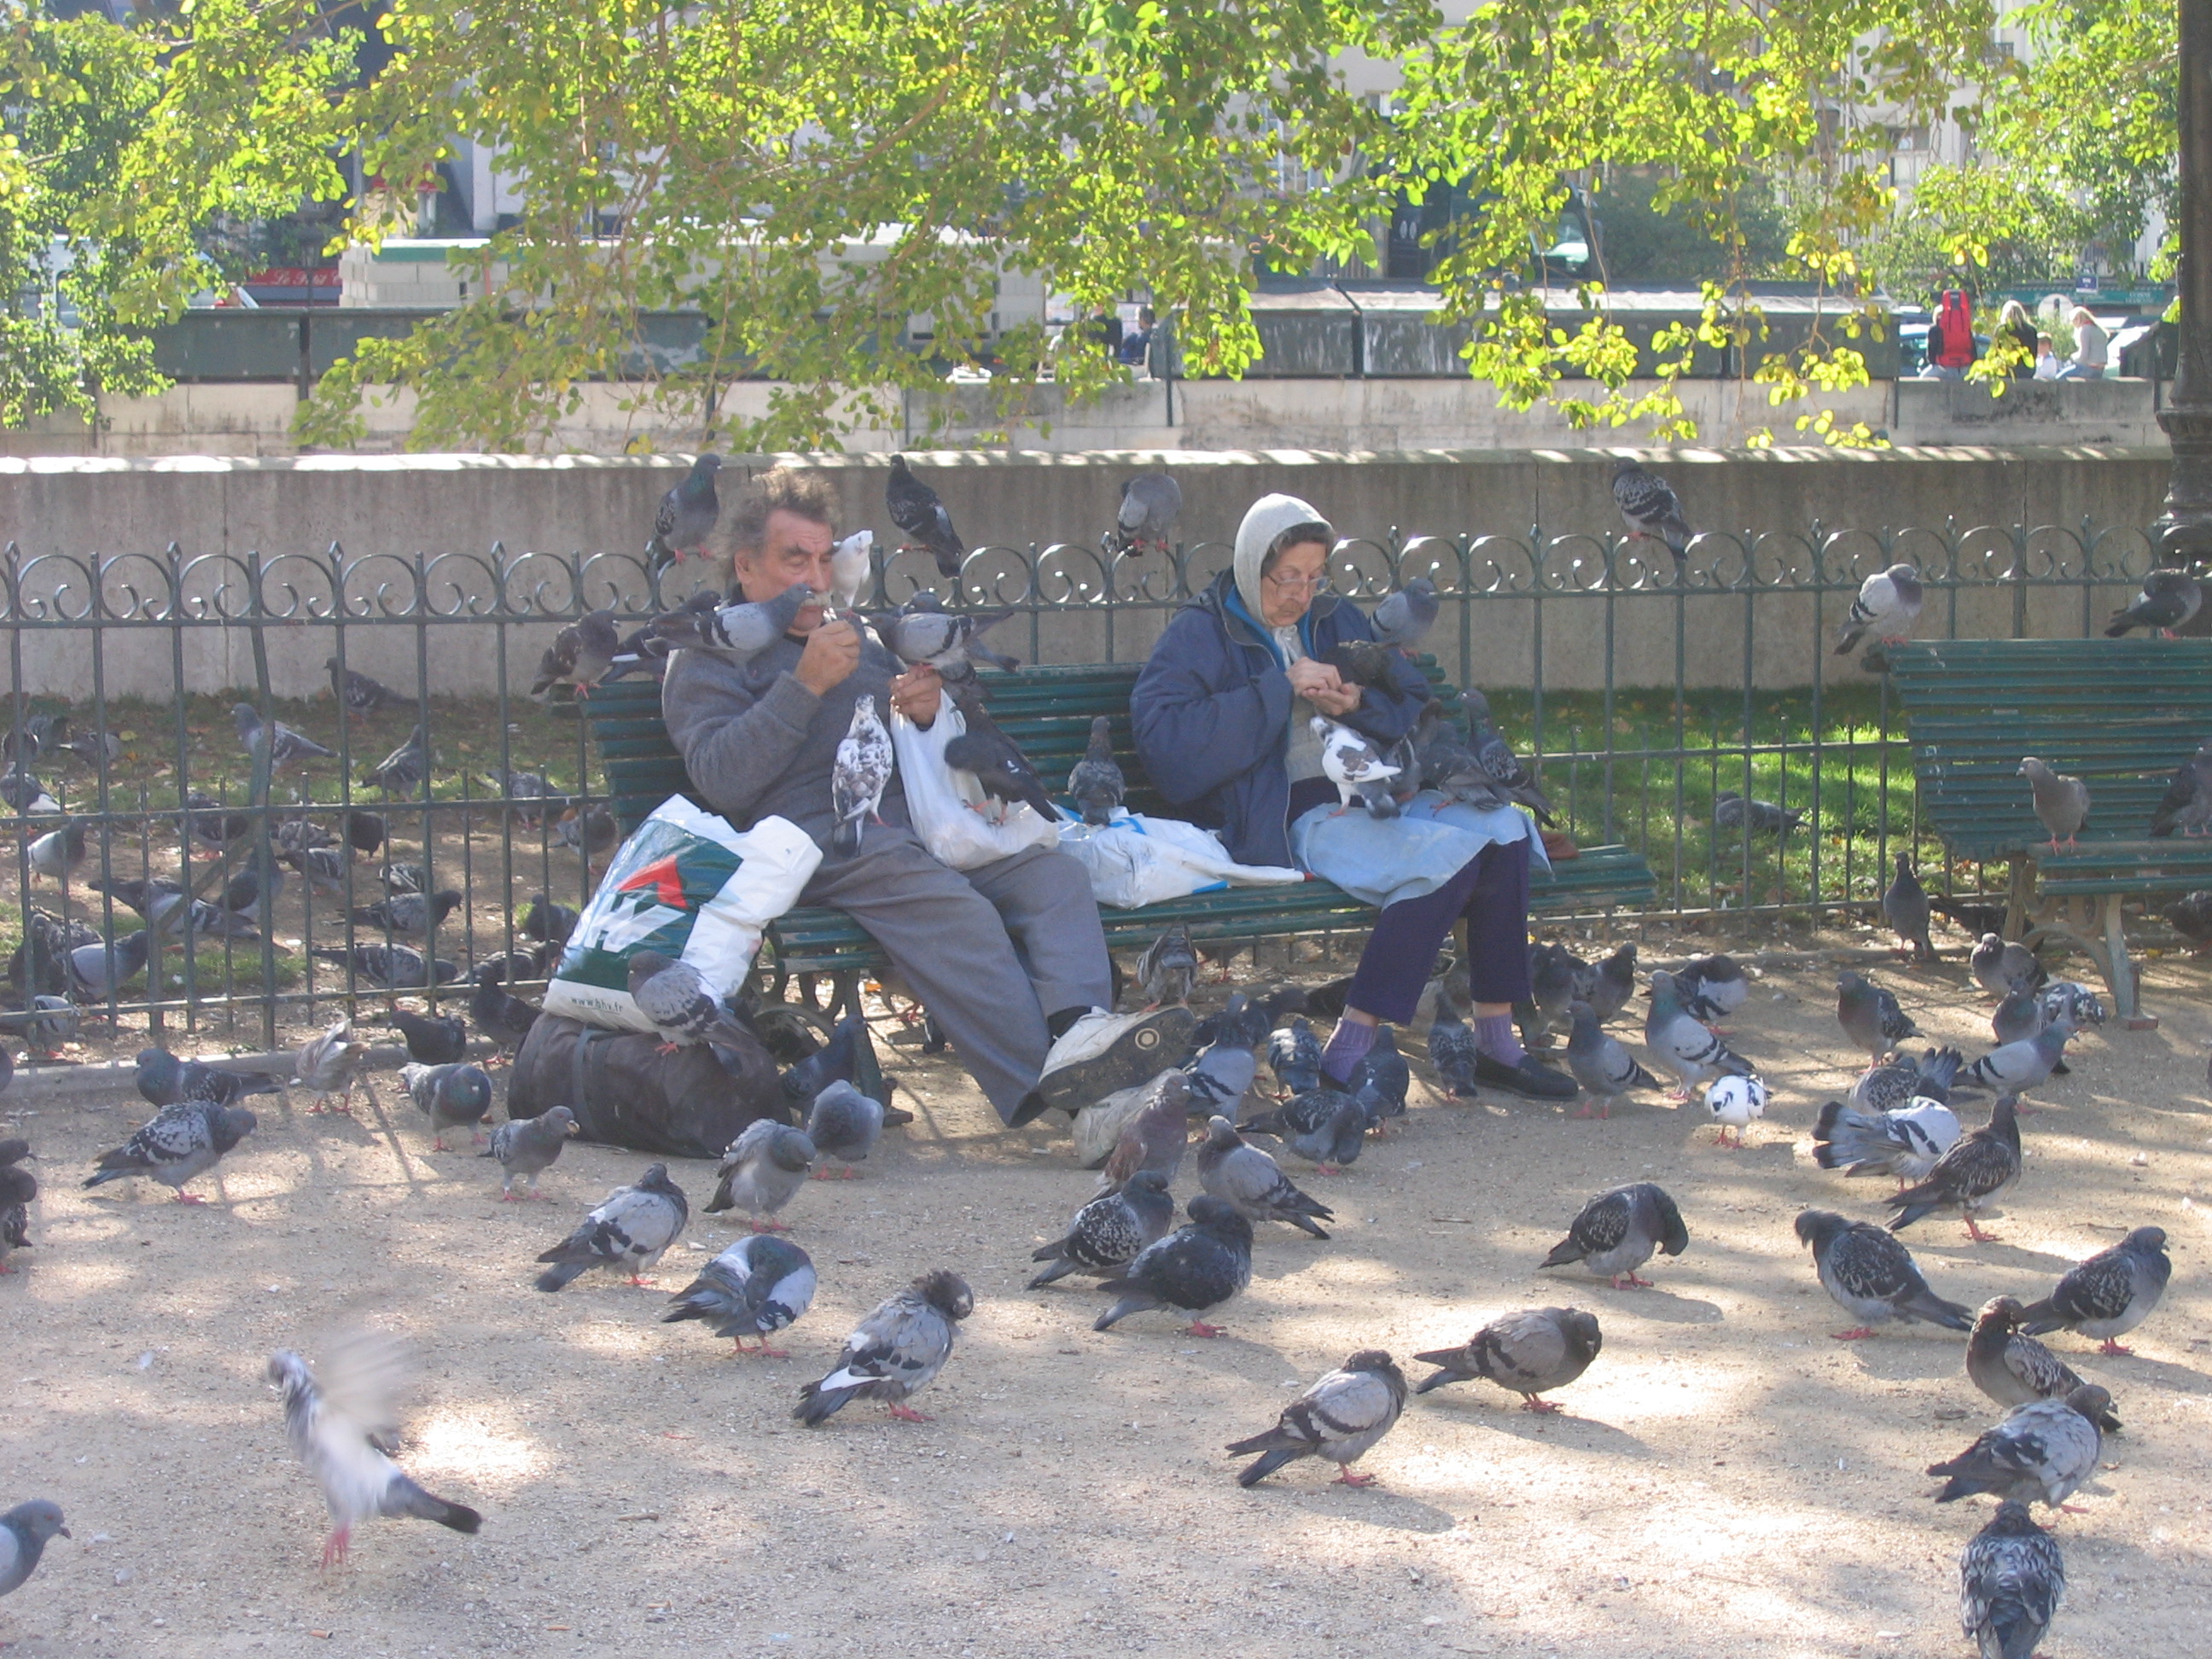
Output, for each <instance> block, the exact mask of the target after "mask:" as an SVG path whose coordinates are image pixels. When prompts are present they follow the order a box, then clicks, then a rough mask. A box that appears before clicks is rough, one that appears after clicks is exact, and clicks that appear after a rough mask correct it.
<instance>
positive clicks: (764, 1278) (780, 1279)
mask: <svg viewBox="0 0 2212 1659" xmlns="http://www.w3.org/2000/svg"><path fill="white" fill-rule="evenodd" d="M814 1285H815V1275H814V1260H813V1258H812V1257H811V1256H810V1255H807V1254H806V1252H805V1251H804V1250H802V1249H799V1246H798V1245H796V1244H794V1243H792V1242H791V1241H790V1240H789V1239H787V1238H776V1237H773V1236H771V1235H769V1234H766V1233H748V1234H746V1235H745V1237H743V1238H741V1239H739V1240H738V1242H737V1243H734V1244H732V1245H731V1246H730V1247H729V1248H728V1249H726V1250H724V1251H723V1252H722V1253H721V1254H720V1255H718V1256H716V1257H715V1258H714V1260H713V1261H709V1262H708V1264H707V1265H706V1266H705V1267H702V1268H701V1269H700V1270H699V1276H698V1278H696V1279H693V1280H692V1281H691V1282H690V1284H689V1285H685V1286H684V1288H683V1289H682V1290H680V1291H677V1293H676V1294H675V1295H674V1296H672V1297H669V1298H668V1300H669V1303H670V1306H669V1310H668V1311H667V1312H666V1313H665V1314H663V1315H661V1316H660V1321H661V1323H663V1324H664V1325H674V1324H678V1323H679V1322H682V1321H684V1320H687V1319H697V1320H703V1321H705V1322H707V1323H708V1325H709V1326H711V1327H712V1328H713V1330H714V1334H715V1335H716V1336H726V1337H728V1338H729V1339H730V1340H731V1341H732V1342H733V1343H735V1344H736V1345H737V1350H736V1351H737V1352H739V1353H741V1354H751V1355H754V1356H756V1357H757V1358H762V1359H788V1358H791V1356H790V1354H788V1353H787V1352H785V1351H784V1350H783V1349H781V1348H771V1347H770V1346H769V1345H768V1340H769V1337H770V1336H771V1335H773V1334H775V1332H777V1331H781V1330H786V1329H788V1328H790V1327H791V1326H793V1325H795V1324H797V1323H798V1322H799V1318H800V1316H802V1315H804V1314H805V1311H806V1310H808V1309H809V1308H811V1307H812V1306H813V1305H814ZM749 1336H757V1337H758V1338H760V1346H759V1347H757V1348H748V1347H747V1346H745V1339H746V1338H747V1337H749Z"/></svg>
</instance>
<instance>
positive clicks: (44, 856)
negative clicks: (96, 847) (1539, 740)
mask: <svg viewBox="0 0 2212 1659" xmlns="http://www.w3.org/2000/svg"><path fill="white" fill-rule="evenodd" d="M91 850H92V848H91V843H90V842H88V841H87V840H86V839H85V834H84V825H83V824H82V823H79V822H77V820H76V819H75V818H64V819H63V820H62V822H61V827H60V828H59V829H50V830H48V831H47V832H46V834H45V835H43V836H40V837H39V838H38V839H37V840H35V841H33V842H32V843H31V844H30V846H29V847H27V848H25V849H24V852H25V854H26V855H27V857H28V858H29V860H30V861H31V868H32V870H33V871H34V872H36V873H38V874H39V875H41V876H44V877H46V878H47V879H48V880H50V881H67V880H68V879H69V878H70V877H71V876H73V875H75V874H76V872H77V871H78V869H79V868H80V867H81V866H82V865H83V863H84V860H85V855H86V854H88V853H89V852H90V851H91Z"/></svg>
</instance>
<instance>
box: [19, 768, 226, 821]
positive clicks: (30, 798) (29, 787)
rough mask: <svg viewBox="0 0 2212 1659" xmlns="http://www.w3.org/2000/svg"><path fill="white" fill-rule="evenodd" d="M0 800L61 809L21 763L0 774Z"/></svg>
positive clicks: (32, 808)
mask: <svg viewBox="0 0 2212 1659" xmlns="http://www.w3.org/2000/svg"><path fill="white" fill-rule="evenodd" d="M194 793H197V791H195V792H194ZM0 801H4V802H6V803H7V804H8V805H9V806H11V807H13V808H14V809H15V811H18V812H22V813H27V814H33V815H35V814H39V813H44V812H58V811H61V810H62V808H61V803H60V802H59V801H58V800H56V799H54V798H53V797H52V795H51V794H49V793H46V785H44V784H43V783H40V781H38V780H37V779H36V778H34V777H33V776H32V775H30V774H29V773H28V772H26V771H25V770H24V769H22V767H21V765H17V766H13V767H10V768H9V770H8V772H7V775H5V776H0ZM189 804H190V805H194V806H198V805H209V806H213V805H216V802H215V801H214V800H212V799H205V798H202V799H197V800H191V801H190V803H189ZM240 816H241V817H243V816H244V815H243V814H240ZM246 823H247V825H248V827H249V829H250V828H251V826H252V819H251V818H248V819H246ZM240 833H241V834H243V833H245V832H244V831H241V832H240Z"/></svg>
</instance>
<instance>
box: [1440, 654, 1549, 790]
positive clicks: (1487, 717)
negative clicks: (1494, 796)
mask: <svg viewBox="0 0 2212 1659" xmlns="http://www.w3.org/2000/svg"><path fill="white" fill-rule="evenodd" d="M1459 700H1460V703H1461V705H1462V707H1463V708H1465V709H1466V710H1467V721H1468V746H1469V747H1470V748H1472V749H1473V750H1474V757H1475V759H1476V760H1477V761H1479V762H1480V763H1481V765H1482V769H1483V770H1484V771H1485V772H1487V773H1488V774H1489V775H1490V777H1491V781H1492V782H1494V783H1495V784H1497V786H1498V787H1499V788H1500V789H1501V790H1502V791H1504V793H1505V794H1506V795H1507V796H1508V797H1510V799H1512V800H1513V802H1514V803H1515V804H1516V805H1519V806H1522V807H1525V808H1526V809H1527V810H1528V811H1529V812H1530V813H1532V814H1533V815H1534V817H1535V819H1536V821H1537V822H1538V823H1545V824H1548V823H1552V822H1553V811H1552V799H1551V797H1550V796H1548V795H1547V794H1546V793H1544V791H1543V789H1542V787H1541V786H1540V785H1539V784H1538V783H1537V781H1536V778H1535V775H1534V773H1532V772H1531V771H1529V769H1528V768H1527V767H1526V766H1524V765H1522V763H1521V758H1520V757H1519V756H1517V755H1516V754H1515V753H1514V752H1513V746H1512V745H1511V744H1509V743H1507V742H1506V741H1505V738H1504V733H1502V732H1499V731H1498V724H1497V722H1496V721H1495V720H1493V719H1492V717H1491V713H1490V699H1489V698H1488V697H1486V696H1483V694H1482V693H1481V692H1480V691H1478V690H1475V689H1474V687H1473V686H1469V687H1468V689H1467V690H1464V691H1462V692H1461V693H1460V694H1459Z"/></svg>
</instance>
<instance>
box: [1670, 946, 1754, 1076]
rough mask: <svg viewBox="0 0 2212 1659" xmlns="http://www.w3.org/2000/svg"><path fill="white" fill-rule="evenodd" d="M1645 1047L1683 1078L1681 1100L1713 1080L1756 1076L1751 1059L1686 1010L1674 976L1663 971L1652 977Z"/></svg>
mask: <svg viewBox="0 0 2212 1659" xmlns="http://www.w3.org/2000/svg"><path fill="white" fill-rule="evenodd" d="M1644 1047H1645V1048H1649V1049H1650V1051H1651V1053H1652V1054H1653V1055H1655V1056H1656V1058H1657V1060H1658V1061H1659V1063H1660V1064H1661V1065H1662V1066H1666V1067H1667V1068H1668V1070H1669V1071H1671V1072H1673V1073H1674V1074H1675V1075H1676V1076H1677V1077H1679V1078H1680V1079H1681V1087H1680V1090H1679V1091H1677V1093H1676V1096H1675V1098H1677V1099H1679V1100H1687V1099H1688V1098H1689V1097H1690V1091H1692V1090H1693V1089H1696V1088H1699V1087H1702V1086H1703V1085H1704V1084H1705V1081H1706V1080H1707V1079H1709V1078H1712V1077H1716V1076H1720V1075H1728V1076H1734V1077H1749V1076H1751V1075H1752V1074H1753V1068H1752V1064H1751V1062H1750V1061H1749V1060H1746V1059H1745V1058H1744V1057H1743V1056H1742V1055H1741V1054H1737V1053H1736V1052H1735V1050H1733V1049H1732V1048H1729V1046H1728V1044H1727V1043H1725V1042H1722V1041H1721V1040H1720V1038H1718V1037H1717V1036H1714V1035H1713V1034H1712V1032H1711V1030H1707V1029H1706V1027H1705V1025H1704V1024H1700V1023H1699V1021H1698V1020H1697V1019H1695V1018H1692V1016H1691V1015H1690V1013H1689V1012H1688V1011H1686V1009H1684V1008H1683V1006H1682V1005H1681V1000H1680V997H1679V996H1678V995H1677V994H1676V992H1675V989H1674V975H1672V974H1670V973H1668V972H1667V971H1666V970H1665V969H1659V970H1657V971H1656V972H1654V973H1653V974H1652V975H1651V1007H1650V1012H1648V1013H1647V1014H1646V1015H1645V1016H1644Z"/></svg>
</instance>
